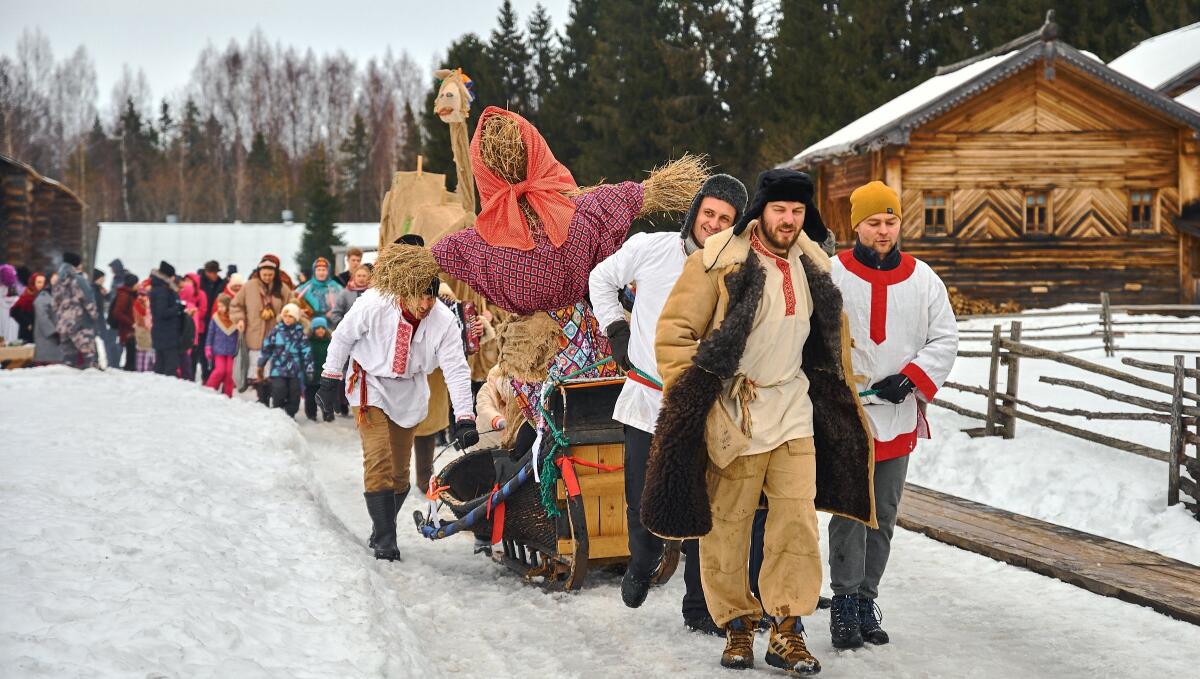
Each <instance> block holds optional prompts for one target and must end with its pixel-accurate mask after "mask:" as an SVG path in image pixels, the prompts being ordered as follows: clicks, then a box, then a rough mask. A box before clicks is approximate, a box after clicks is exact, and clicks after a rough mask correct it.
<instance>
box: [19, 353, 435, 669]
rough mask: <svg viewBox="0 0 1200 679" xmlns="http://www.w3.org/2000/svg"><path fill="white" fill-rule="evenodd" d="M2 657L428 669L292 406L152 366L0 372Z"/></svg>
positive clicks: (89, 663) (106, 663)
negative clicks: (259, 401) (318, 474)
mask: <svg viewBox="0 0 1200 679" xmlns="http://www.w3.org/2000/svg"><path fill="white" fill-rule="evenodd" d="M0 403H3V404H4V406H3V408H4V410H3V413H2V414H0V441H3V442H4V444H3V452H2V453H0V667H3V668H5V669H4V670H3V671H2V672H0V674H5V675H7V676H23V677H34V676H143V677H145V676H188V677H230V676H238V677H273V676H282V675H288V676H311V677H334V676H337V677H347V676H371V675H375V676H378V675H381V674H389V675H394V676H416V675H417V673H418V672H419V671H422V668H423V665H422V664H420V663H418V660H417V657H416V656H414V655H413V654H412V652H411V651H412V647H411V645H410V644H406V643H403V642H404V640H405V639H408V638H411V632H410V630H409V627H408V623H407V622H406V621H405V620H404V619H403V618H402V617H400V616H398V615H397V614H396V612H395V610H394V609H393V608H392V607H390V606H383V605H380V604H379V603H378V601H379V600H380V599H386V598H389V597H382V596H380V594H379V591H378V587H379V581H378V578H379V576H378V573H377V566H376V564H375V561H374V560H373V559H370V558H369V556H367V555H364V553H363V550H361V549H359V548H358V547H357V545H356V544H355V541H354V540H353V539H351V536H349V535H348V534H347V533H345V532H344V531H342V530H340V529H339V528H338V527H337V526H336V524H334V523H331V521H330V519H329V515H328V513H327V512H326V511H325V510H324V509H323V507H321V506H320V505H318V504H317V503H315V502H314V501H313V498H312V496H311V494H310V493H309V491H308V483H307V480H306V479H307V476H308V471H307V470H308V467H307V465H306V464H304V463H303V462H302V458H303V457H304V456H305V455H306V452H305V443H304V440H303V438H301V436H300V435H299V433H298V431H297V428H296V425H295V424H294V423H292V422H290V421H288V420H287V419H286V418H285V417H283V416H282V415H281V414H280V413H279V411H268V410H265V409H263V408H262V407H260V406H257V405H255V404H251V403H248V402H244V401H237V400H234V401H230V400H228V399H225V398H223V397H220V396H218V395H217V394H216V393H215V392H213V391H210V390H203V389H201V388H199V387H198V386H195V385H187V384H184V383H182V382H180V381H178V380H171V379H166V378H161V377H157V376H154V375H149V374H136V373H124V372H119V371H110V372H105V373H99V372H95V371H89V372H84V373H79V372H75V371H72V370H69V369H66V368H41V369H35V370H23V371H16V372H5V373H3V374H2V375H0Z"/></svg>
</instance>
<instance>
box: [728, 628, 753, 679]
mask: <svg viewBox="0 0 1200 679" xmlns="http://www.w3.org/2000/svg"><path fill="white" fill-rule="evenodd" d="M721 667H728V668H729V669H731V670H749V669H754V618H752V617H750V616H748V615H744V616H742V617H740V618H734V619H733V620H730V621H729V623H728V624H726V625H725V652H724V653H722V654H721Z"/></svg>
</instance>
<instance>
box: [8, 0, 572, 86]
mask: <svg viewBox="0 0 1200 679" xmlns="http://www.w3.org/2000/svg"><path fill="white" fill-rule="evenodd" d="M540 1H541V4H543V5H545V7H546V9H547V10H549V12H550V16H551V18H552V19H553V22H554V27H555V29H556V30H560V31H561V29H562V25H563V23H564V22H565V21H566V19H567V17H568V5H569V0H540ZM500 4H501V0H386V1H383V2H378V1H376V2H368V1H367V0H199V1H197V0H186V1H180V0H158V1H154V2H151V1H146V0H143V1H141V2H138V1H135V0H74V1H71V0H0V54H6V55H10V56H11V55H13V54H15V52H16V46H17V38H18V37H20V35H21V32H22V31H23V30H24V29H26V28H40V29H41V30H42V32H43V33H45V34H46V36H47V37H48V38H49V39H50V45H51V46H52V48H53V49H54V57H55V59H56V60H59V59H62V58H64V57H66V56H69V55H70V54H71V53H72V52H74V51H75V48H76V47H78V46H79V45H81V44H82V45H84V46H85V47H86V48H87V50H88V52H89V53H90V54H91V56H92V60H93V61H94V62H95V64H96V73H97V76H98V80H99V82H98V86H99V95H100V100H99V102H97V103H98V104H99V105H100V106H101V108H103V106H104V105H105V103H107V102H108V99H109V95H110V93H111V91H112V86H113V83H114V82H116V80H117V79H118V78H119V77H120V75H121V69H122V66H123V64H129V65H130V66H131V67H132V69H133V71H134V72H135V73H136V72H137V69H139V68H141V69H142V70H143V71H145V73H146V77H147V78H148V80H149V81H150V87H151V88H152V90H153V94H154V97H155V98H156V99H157V98H161V97H163V96H166V95H170V94H172V93H174V92H176V91H177V90H179V89H181V88H182V87H183V86H184V85H185V84H186V83H187V80H188V76H189V75H190V73H191V70H192V67H193V66H194V65H195V64H196V57H197V56H198V55H199V54H200V50H201V49H203V48H204V46H205V45H206V44H207V43H209V42H212V43H213V44H214V45H216V46H217V47H218V48H223V47H224V46H225V45H226V44H228V43H229V41H230V40H231V39H234V38H236V39H237V40H238V41H239V42H244V41H245V39H246V37H247V36H249V35H250V32H251V31H253V30H254V29H255V27H259V28H261V29H262V30H263V32H264V33H265V34H266V37H267V39H268V40H269V41H270V42H271V43H275V42H276V41H278V42H281V43H283V44H285V45H288V44H290V45H294V46H296V47H297V48H299V49H301V50H303V49H305V48H310V47H311V48H312V49H313V51H314V52H316V53H317V54H321V53H324V52H333V51H335V50H337V49H342V50H345V52H346V53H347V54H348V55H350V56H351V57H352V58H354V59H355V60H356V61H357V62H358V63H359V64H360V65H361V64H362V63H364V62H365V61H366V60H367V59H368V58H369V57H371V56H374V55H382V54H383V53H384V51H385V50H386V49H387V48H388V47H389V46H390V47H391V48H392V51H393V52H396V53H399V52H400V51H401V50H407V51H408V53H409V54H410V55H412V57H413V59H414V60H416V62H417V63H418V64H421V65H422V66H426V65H429V64H430V63H431V62H432V59H433V56H434V55H435V54H436V53H439V52H443V51H445V49H446V47H447V46H448V45H449V44H450V42H451V41H452V40H454V38H456V37H458V36H459V35H462V34H463V33H468V32H474V33H477V34H479V35H480V36H483V37H486V36H487V35H488V34H489V33H490V32H491V30H492V28H493V27H494V26H495V25H496V13H497V11H498V8H499V6H500ZM535 4H537V0H513V6H514V7H515V8H516V10H517V13H518V15H520V18H521V23H522V26H524V23H525V21H526V20H527V19H528V16H529V14H530V12H532V11H533V7H534V5H535Z"/></svg>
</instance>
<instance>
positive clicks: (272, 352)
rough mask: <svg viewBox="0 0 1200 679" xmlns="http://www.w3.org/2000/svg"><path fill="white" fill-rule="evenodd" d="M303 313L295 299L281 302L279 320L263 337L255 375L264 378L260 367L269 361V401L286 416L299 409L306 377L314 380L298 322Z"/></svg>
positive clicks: (262, 367) (305, 341)
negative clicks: (281, 409) (294, 301)
mask: <svg viewBox="0 0 1200 679" xmlns="http://www.w3.org/2000/svg"><path fill="white" fill-rule="evenodd" d="M302 314H303V312H301V311H300V307H298V306H296V305H295V304H294V303H293V304H286V305H284V307H283V310H282V311H281V312H280V314H279V317H280V321H281V322H280V323H277V324H275V327H274V328H273V329H272V330H271V332H270V333H269V334H268V335H267V337H266V338H265V339H264V340H263V344H262V352H261V353H260V354H259V357H258V379H259V381H261V380H262V379H263V370H264V368H265V366H266V365H267V363H270V364H271V375H270V377H271V405H272V406H273V407H275V408H283V410H284V412H286V413H287V414H288V417H295V416H296V412H297V411H299V410H300V392H301V391H302V390H303V388H304V382H305V378H306V377H307V378H308V380H309V381H314V380H313V355H312V349H310V348H309V346H308V341H307V340H306V339H305V337H304V326H303V325H301V324H300V319H301V317H302Z"/></svg>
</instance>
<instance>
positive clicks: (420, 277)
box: [371, 244, 441, 311]
mask: <svg viewBox="0 0 1200 679" xmlns="http://www.w3.org/2000/svg"><path fill="white" fill-rule="evenodd" d="M439 273H441V269H440V268H439V267H438V264H437V261H436V260H434V258H433V253H432V252H430V251H429V249H428V248H424V247H420V246H417V245H399V244H392V245H387V246H385V247H384V248H383V250H381V251H380V252H379V257H378V258H377V259H376V260H375V269H374V270H373V271H372V272H371V287H373V288H375V289H376V290H378V291H379V294H380V295H383V296H384V297H387V298H388V299H391V300H393V301H394V302H396V303H397V304H399V305H401V306H403V307H404V308H405V309H408V310H409V311H412V310H413V309H416V308H419V307H420V304H421V300H422V299H424V298H425V297H436V296H437V288H438V274H439Z"/></svg>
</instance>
